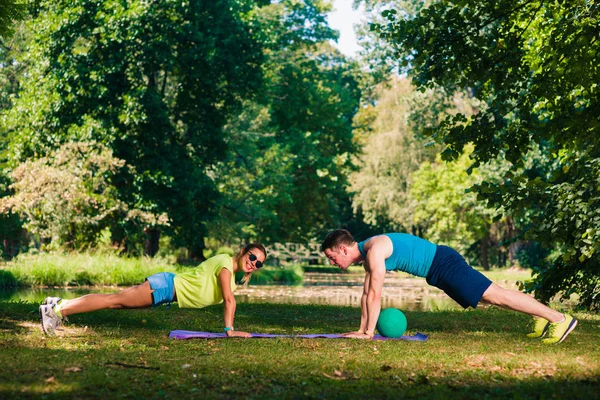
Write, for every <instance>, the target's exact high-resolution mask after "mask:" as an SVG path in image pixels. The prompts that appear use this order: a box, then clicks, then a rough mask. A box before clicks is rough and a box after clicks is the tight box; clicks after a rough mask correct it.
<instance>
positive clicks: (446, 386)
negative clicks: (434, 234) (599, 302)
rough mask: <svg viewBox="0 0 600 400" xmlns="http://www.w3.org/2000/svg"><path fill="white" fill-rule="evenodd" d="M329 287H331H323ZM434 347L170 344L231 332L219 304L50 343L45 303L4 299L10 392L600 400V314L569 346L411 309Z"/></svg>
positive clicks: (330, 317)
mask: <svg viewBox="0 0 600 400" xmlns="http://www.w3.org/2000/svg"><path fill="white" fill-rule="evenodd" d="M324 290H326V288H324ZM406 315H407V318H408V322H409V333H414V332H416V331H420V332H423V333H426V334H428V335H430V338H429V340H428V341H427V342H404V341H388V342H375V341H361V340H346V339H343V340H331V339H313V340H308V339H217V340H214V339H213V340H202V339H193V340H183V341H177V340H172V339H169V338H168V334H169V332H170V330H172V329H188V330H205V331H214V332H219V331H221V329H222V307H221V306H214V307H210V308H207V309H203V310H184V309H181V310H180V309H178V308H177V306H174V307H172V308H171V309H166V308H164V307H162V308H158V309H153V310H125V311H111V310H105V311H99V312H95V313H90V314H84V315H75V316H72V317H71V321H70V323H69V324H68V325H67V326H66V327H65V329H64V331H62V332H59V336H58V337H49V338H48V337H45V336H44V335H43V334H42V332H41V328H40V326H39V322H38V315H37V305H36V304H32V303H15V302H8V303H0V363H1V365H2V368H1V369H0V398H2V399H15V398H40V397H47V398H141V397H144V398H173V399H179V398H200V399H206V398H208V399H212V398H223V399H230V398H253V399H271V398H284V399H288V398H317V399H321V398H322V399H337V398H356V399H371V398H418V399H439V398H448V399H454V398H471V399H481V398H498V399H504V398H523V399H528V398H531V399H543V398H557V399H573V398H580V399H594V398H596V399H597V398H599V396H600V380H599V378H600V346H599V344H600V316H598V315H595V314H583V313H581V314H576V316H577V318H578V319H579V321H580V323H579V326H578V327H577V328H576V329H575V331H574V332H573V333H572V334H571V335H570V336H569V338H568V339H567V340H566V341H565V342H563V343H562V344H560V345H554V346H545V345H542V344H541V343H540V341H539V340H531V339H527V338H526V337H524V333H525V325H526V322H527V317H526V316H524V315H520V314H517V313H513V312H509V311H504V310H500V309H494V308H491V309H481V310H472V311H466V312H465V311H438V312H406ZM359 318H360V310H359V309H357V308H348V307H336V306H312V305H310V306H307V305H279V304H238V311H237V318H236V327H237V328H238V329H240V330H249V331H253V332H268V333H324V332H327V333H336V332H345V331H350V330H353V329H356V328H357V325H358V322H359Z"/></svg>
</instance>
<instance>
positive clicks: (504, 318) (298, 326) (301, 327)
mask: <svg viewBox="0 0 600 400" xmlns="http://www.w3.org/2000/svg"><path fill="white" fill-rule="evenodd" d="M0 304H2V311H0V316H2V320H1V321H0V325H1V326H2V327H3V329H18V327H17V325H16V324H15V323H14V322H10V321H15V320H29V321H34V322H36V323H38V322H39V316H38V311H37V309H38V305H37V304H32V303H23V302H5V303H0ZM405 315H406V317H407V320H408V332H409V333H414V332H417V331H418V332H422V333H425V334H430V335H431V334H435V333H448V334H462V333H469V332H495V333H506V334H523V332H524V331H525V329H526V328H525V326H526V323H527V321H528V320H529V317H528V316H526V315H523V314H519V313H516V312H510V311H506V310H502V309H497V308H487V309H481V310H471V311H459V310H443V311H406V312H405ZM9 316H10V318H7V317H9ZM69 321H70V324H71V325H73V326H88V327H90V328H94V329H100V330H102V329H106V330H110V331H113V330H114V329H115V328H118V330H119V331H120V332H121V334H122V335H123V336H127V335H132V334H135V331H137V330H144V331H150V332H156V333H157V334H158V333H159V332H160V333H162V334H167V335H168V332H170V331H171V330H175V329H183V330H196V331H210V332H221V331H222V328H223V306H222V305H215V306H211V307H207V308H204V309H179V308H178V307H177V305H173V306H171V308H170V309H169V308H166V307H165V306H160V307H156V308H150V309H138V310H100V311H96V312H92V313H86V314H77V315H72V316H69ZM359 324H360V310H359V309H357V308H352V307H340V306H328V305H298V304H256V303H251V304H250V303H244V304H238V306H237V312H236V317H235V326H236V328H237V329H238V330H244V331H251V332H268V333H342V332H349V331H354V330H356V329H357V328H358V326H359ZM586 329H595V330H597V329H600V321H598V320H593V321H592V320H588V321H585V323H584V324H580V326H579V327H578V328H577V330H578V331H584V330H586Z"/></svg>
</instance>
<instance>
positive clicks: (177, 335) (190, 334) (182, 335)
mask: <svg viewBox="0 0 600 400" xmlns="http://www.w3.org/2000/svg"><path fill="white" fill-rule="evenodd" d="M169 337H170V338H171V339H224V338H227V335H226V334H225V333H212V332H196V331H171V333H170V334H169ZM252 338H262V339H271V338H291V339H347V338H346V337H344V336H342V335H340V334H337V333H316V334H308V335H276V334H272V333H253V334H252ZM373 340H414V341H418V342H424V341H425V340H427V335H424V334H422V333H419V332H417V334H416V335H412V336H402V337H399V338H387V337H385V336H380V335H375V336H373Z"/></svg>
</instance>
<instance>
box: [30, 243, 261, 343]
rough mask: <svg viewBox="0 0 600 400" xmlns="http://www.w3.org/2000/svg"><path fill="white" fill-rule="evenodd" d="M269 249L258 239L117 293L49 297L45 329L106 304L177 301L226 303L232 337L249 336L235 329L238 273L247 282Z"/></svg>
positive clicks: (143, 304)
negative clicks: (231, 253)
mask: <svg viewBox="0 0 600 400" xmlns="http://www.w3.org/2000/svg"><path fill="white" fill-rule="evenodd" d="M266 258H267V251H266V250H265V248H264V246H263V245H262V244H259V243H251V244H249V245H247V246H245V247H244V248H243V249H241V250H240V252H239V253H238V254H237V255H236V256H234V257H233V258H232V257H230V256H228V255H226V254H220V255H217V256H214V257H211V258H209V259H208V260H206V261H204V262H203V263H202V264H200V265H199V266H198V267H197V268H195V269H194V270H192V271H188V272H183V273H179V274H174V273H171V272H160V273H158V274H154V275H152V276H149V277H148V278H146V280H145V282H144V283H142V284H141V285H137V286H134V287H131V288H128V289H125V290H122V291H120V292H118V293H114V294H88V295H86V296H82V297H79V298H76V299H72V300H61V299H60V298H56V297H49V298H47V299H46V301H45V302H44V303H45V304H42V305H41V306H40V320H41V322H42V329H43V330H44V332H45V333H46V334H48V335H54V330H55V329H56V327H57V326H59V325H60V324H61V323H62V319H63V318H64V317H66V316H68V315H71V314H80V313H86V312H91V311H96V310H102V309H105V308H115V309H119V308H146V307H154V306H158V305H160V304H163V303H171V302H174V301H177V302H178V304H179V307H181V308H203V307H206V306H210V305H213V304H218V303H221V302H224V303H225V312H224V322H225V324H224V326H225V327H224V329H223V330H224V331H225V333H226V334H227V336H230V337H250V334H249V333H247V332H241V331H235V330H234V329H233V317H234V314H235V298H234V297H233V291H234V290H235V288H236V285H235V273H236V272H243V273H244V279H243V280H242V282H244V283H247V282H248V280H249V279H250V276H251V275H252V272H254V271H256V270H257V269H259V268H261V267H262V266H263V263H264V262H265V259H266Z"/></svg>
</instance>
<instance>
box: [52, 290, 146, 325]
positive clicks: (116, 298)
mask: <svg viewBox="0 0 600 400" xmlns="http://www.w3.org/2000/svg"><path fill="white" fill-rule="evenodd" d="M152 292H153V290H152V289H151V288H150V283H149V282H148V281H145V282H144V283H142V284H141V285H137V286H133V287H130V288H128V289H125V290H122V291H120V292H118V293H112V294H88V295H86V296H82V297H78V298H76V299H73V300H67V301H66V303H65V304H64V305H63V306H62V307H61V308H60V313H61V315H62V316H63V317H66V316H67V315H71V314H79V313H86V312H91V311H96V310H102V309H105V308H145V307H150V306H152Z"/></svg>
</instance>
